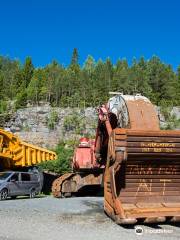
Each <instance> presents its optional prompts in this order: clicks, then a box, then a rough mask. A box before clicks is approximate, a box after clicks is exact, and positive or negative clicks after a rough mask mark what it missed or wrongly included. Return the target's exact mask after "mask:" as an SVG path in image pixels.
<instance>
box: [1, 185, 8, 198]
mask: <svg viewBox="0 0 180 240" xmlns="http://www.w3.org/2000/svg"><path fill="white" fill-rule="evenodd" d="M7 197H8V190H7V189H6V188H4V189H2V190H1V192H0V200H1V201H2V200H6V199H7Z"/></svg>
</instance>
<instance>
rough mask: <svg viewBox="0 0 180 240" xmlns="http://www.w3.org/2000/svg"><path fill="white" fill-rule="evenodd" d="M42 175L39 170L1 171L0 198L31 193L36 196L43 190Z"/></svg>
mask: <svg viewBox="0 0 180 240" xmlns="http://www.w3.org/2000/svg"><path fill="white" fill-rule="evenodd" d="M42 184H43V182H42V177H41V176H40V174H39V173H37V172H12V171H11V172H0V200H6V199H7V198H8V197H11V198H16V197H17V196H20V195H29V197H30V198H34V197H35V196H36V194H38V193H40V192H41V189H42Z"/></svg>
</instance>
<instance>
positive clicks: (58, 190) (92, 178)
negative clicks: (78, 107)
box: [52, 138, 104, 197]
mask: <svg viewBox="0 0 180 240" xmlns="http://www.w3.org/2000/svg"><path fill="white" fill-rule="evenodd" d="M94 146H95V141H94V140H90V139H88V138H81V139H80V143H79V146H78V147H77V148H76V149H75V151H74V156H73V161H72V169H73V172H72V173H67V174H64V175H62V176H61V177H59V178H58V179H56V180H55V181H54V182H53V185H52V193H53V195H54V196H55V197H63V196H64V197H69V196H71V195H72V194H73V193H77V192H78V191H80V190H83V188H85V187H88V186H89V187H93V186H95V187H100V186H101V184H102V175H103V168H104V166H101V165H100V164H99V163H97V161H96V158H95V153H94Z"/></svg>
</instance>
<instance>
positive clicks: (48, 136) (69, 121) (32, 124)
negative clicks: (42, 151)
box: [5, 105, 180, 149]
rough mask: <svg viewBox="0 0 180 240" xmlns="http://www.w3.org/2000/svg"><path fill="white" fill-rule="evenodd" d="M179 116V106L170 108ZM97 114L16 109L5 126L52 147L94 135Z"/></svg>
mask: <svg viewBox="0 0 180 240" xmlns="http://www.w3.org/2000/svg"><path fill="white" fill-rule="evenodd" d="M156 110H157V114H158V115H159V119H160V124H161V126H162V127H165V126H166V124H167V123H166V121H165V118H164V116H163V115H162V114H161V113H160V109H159V108H158V107H157V108H156ZM171 114H172V115H175V116H176V118H177V119H180V108H178V107H174V108H173V109H172V111H171ZM96 124H97V113H96V110H95V109H94V108H86V109H84V110H82V109H78V108H75V109H71V108H52V107H50V106H49V105H43V106H38V107H28V108H25V109H19V110H18V111H17V112H16V113H15V114H14V116H13V117H12V119H11V120H10V121H8V122H7V123H6V125H5V127H6V128H9V129H10V130H11V131H12V132H14V133H15V134H17V135H18V136H20V138H21V139H22V140H24V141H27V142H29V143H32V144H36V145H39V146H42V147H47V148H51V149H53V148H55V147H56V145H57V144H58V143H59V142H60V141H64V140H70V139H79V137H80V136H82V135H88V136H93V135H95V128H96Z"/></svg>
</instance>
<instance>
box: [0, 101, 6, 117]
mask: <svg viewBox="0 0 180 240" xmlns="http://www.w3.org/2000/svg"><path fill="white" fill-rule="evenodd" d="M6 110H7V102H6V101H4V100H0V114H3V113H5V112H6Z"/></svg>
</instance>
